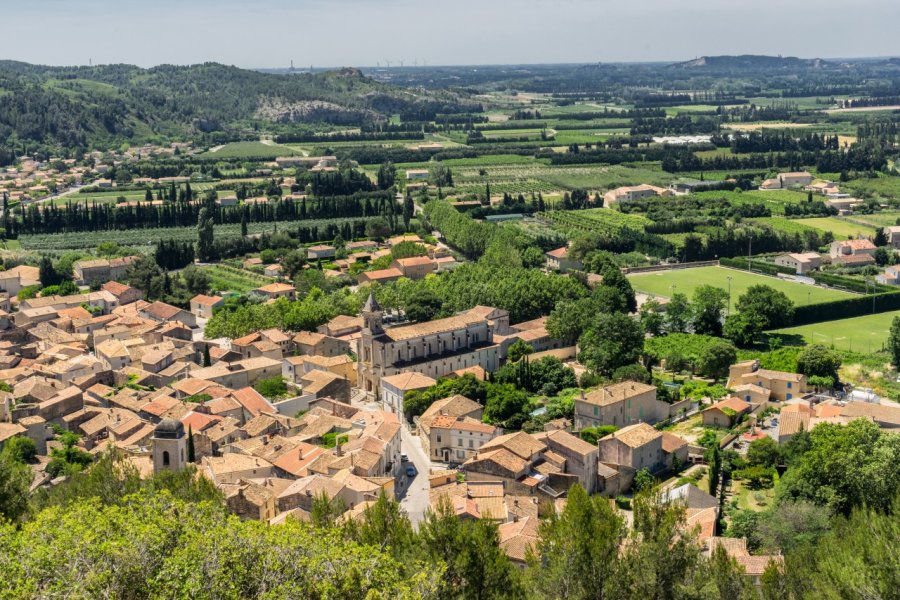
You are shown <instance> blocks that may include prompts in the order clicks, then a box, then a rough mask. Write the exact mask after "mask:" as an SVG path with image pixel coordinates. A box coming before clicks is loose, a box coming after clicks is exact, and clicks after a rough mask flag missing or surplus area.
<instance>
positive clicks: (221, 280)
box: [205, 264, 275, 294]
mask: <svg viewBox="0 0 900 600" xmlns="http://www.w3.org/2000/svg"><path fill="white" fill-rule="evenodd" d="M205 271H206V273H207V274H208V275H209V279H210V287H211V288H212V289H213V290H216V291H219V292H225V291H231V292H238V293H241V294H243V293H245V292H249V291H250V290H252V289H256V288H258V287H262V286H264V285H266V284H269V283H272V282H273V281H275V280H274V279H273V278H271V277H266V276H265V275H260V274H258V273H253V272H251V271H247V270H245V269H238V268H237V267H232V266H230V265H225V264H218V265H213V266H211V267H207V268H205Z"/></svg>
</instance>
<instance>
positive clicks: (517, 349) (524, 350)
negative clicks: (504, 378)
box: [506, 340, 534, 362]
mask: <svg viewBox="0 0 900 600" xmlns="http://www.w3.org/2000/svg"><path fill="white" fill-rule="evenodd" d="M532 352H534V348H532V347H531V344H529V343H528V342H526V341H525V340H516V341H515V342H513V343H512V344H511V345H510V347H509V350H507V353H506V358H507V359H508V360H509V361H510V362H519V361H520V360H521V359H522V358H524V357H526V356H528V355H529V354H531V353H532Z"/></svg>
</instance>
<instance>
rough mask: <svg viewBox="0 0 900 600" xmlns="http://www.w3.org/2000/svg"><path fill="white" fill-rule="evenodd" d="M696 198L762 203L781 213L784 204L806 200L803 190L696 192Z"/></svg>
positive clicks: (738, 202)
mask: <svg viewBox="0 0 900 600" xmlns="http://www.w3.org/2000/svg"><path fill="white" fill-rule="evenodd" d="M694 196H696V197H698V198H725V199H726V200H728V201H729V202H731V203H732V204H763V205H765V206H767V207H768V208H769V210H771V211H772V214H776V215H783V214H784V207H785V205H786V204H799V203H800V202H806V198H807V196H806V193H805V192H793V191H791V190H772V191H768V192H761V191H759V190H749V191H746V192H740V191H733V192H725V191H712V192H698V193H696V194H694Z"/></svg>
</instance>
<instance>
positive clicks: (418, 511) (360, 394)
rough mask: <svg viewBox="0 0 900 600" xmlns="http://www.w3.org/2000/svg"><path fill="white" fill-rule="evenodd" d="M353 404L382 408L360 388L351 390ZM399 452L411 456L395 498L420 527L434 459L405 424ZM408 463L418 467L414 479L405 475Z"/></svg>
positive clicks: (402, 472)
mask: <svg viewBox="0 0 900 600" xmlns="http://www.w3.org/2000/svg"><path fill="white" fill-rule="evenodd" d="M350 404H351V405H353V406H355V407H357V408H358V409H360V410H368V411H375V410H381V409H382V406H381V405H380V404H379V403H376V402H374V401H372V400H371V399H369V398H368V397H367V396H366V393H365V392H364V391H362V390H360V389H359V388H354V389H353V390H352V391H351V394H350ZM400 452H401V453H403V454H406V455H407V456H408V457H409V462H407V463H403V464H402V465H401V474H400V476H399V477H398V478H397V481H396V483H395V491H396V497H397V499H398V500H399V501H400V508H402V509H403V510H404V511H405V512H406V513H407V515H409V520H410V521H411V522H412V524H413V527H416V528H418V526H419V523H420V522H421V521H422V519H424V517H425V512H426V511H427V510H428V507H429V506H430V501H429V496H428V491H429V484H428V473H429V470H430V469H431V461H429V460H428V457H427V456H425V452H424V450H423V449H422V443H421V442H420V441H419V438H418V437H417V436H415V435H413V434H412V433H410V431H409V428H408V427H407V426H406V425H401V427H400ZM409 464H413V465H415V467H416V476H415V477H413V478H412V480H410V478H409V477H407V475H406V466H407V465H409Z"/></svg>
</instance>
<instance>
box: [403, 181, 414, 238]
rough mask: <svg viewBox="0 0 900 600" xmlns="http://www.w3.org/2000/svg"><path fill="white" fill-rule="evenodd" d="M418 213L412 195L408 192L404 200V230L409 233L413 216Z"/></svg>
mask: <svg viewBox="0 0 900 600" xmlns="http://www.w3.org/2000/svg"><path fill="white" fill-rule="evenodd" d="M415 212H416V203H415V202H414V201H413V198H412V194H410V193H409V190H407V191H406V197H405V198H403V229H405V230H406V231H409V223H410V221H412V218H413V214H415Z"/></svg>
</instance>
